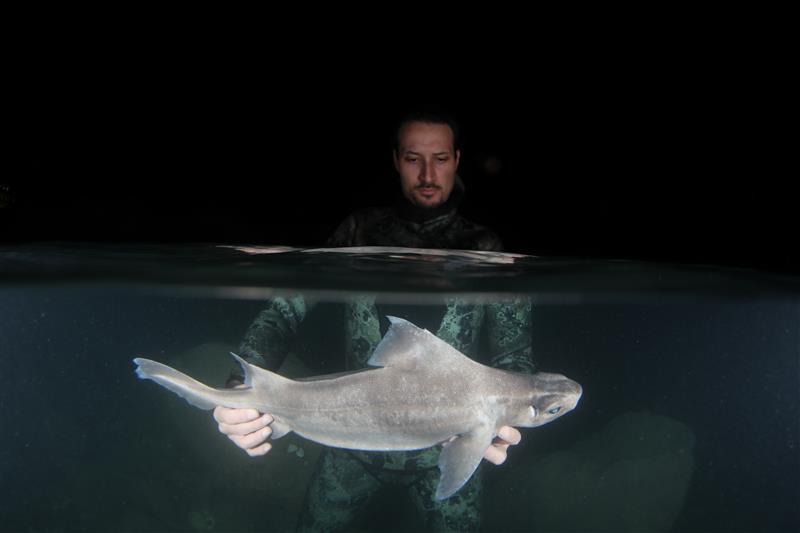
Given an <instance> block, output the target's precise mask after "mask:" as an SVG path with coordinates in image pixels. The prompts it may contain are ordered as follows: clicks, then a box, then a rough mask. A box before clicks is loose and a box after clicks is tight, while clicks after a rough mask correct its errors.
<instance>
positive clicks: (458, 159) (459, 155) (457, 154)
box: [456, 150, 461, 168]
mask: <svg viewBox="0 0 800 533" xmlns="http://www.w3.org/2000/svg"><path fill="white" fill-rule="evenodd" d="M459 161H461V150H456V168H458V162H459Z"/></svg>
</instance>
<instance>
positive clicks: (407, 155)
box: [394, 114, 461, 208]
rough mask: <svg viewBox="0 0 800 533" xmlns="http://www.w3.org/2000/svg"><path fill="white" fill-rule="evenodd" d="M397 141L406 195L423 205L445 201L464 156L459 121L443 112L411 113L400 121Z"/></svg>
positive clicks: (397, 159)
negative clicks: (459, 141) (454, 120)
mask: <svg viewBox="0 0 800 533" xmlns="http://www.w3.org/2000/svg"><path fill="white" fill-rule="evenodd" d="M396 142H397V144H396V146H395V150H394V168H395V169H397V173H398V174H400V186H401V188H402V190H403V195H404V196H405V197H406V198H407V199H408V201H409V202H411V203H412V204H414V205H416V206H419V207H427V208H433V207H438V206H440V205H442V204H443V203H445V202H446V201H447V199H448V198H449V197H450V193H451V192H453V187H454V185H455V182H456V171H457V170H458V162H459V159H460V158H461V150H460V149H459V145H458V128H457V126H456V125H455V123H454V122H453V121H452V120H451V119H449V118H446V117H444V116H439V115H428V114H417V115H410V116H408V117H407V118H406V119H404V120H403V121H402V122H401V123H400V126H399V127H398V129H397V140H396Z"/></svg>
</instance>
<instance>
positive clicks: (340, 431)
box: [280, 406, 474, 451]
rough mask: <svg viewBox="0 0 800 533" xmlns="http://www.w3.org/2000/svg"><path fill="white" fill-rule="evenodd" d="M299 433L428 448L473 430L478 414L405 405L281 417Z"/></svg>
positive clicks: (333, 442)
mask: <svg viewBox="0 0 800 533" xmlns="http://www.w3.org/2000/svg"><path fill="white" fill-rule="evenodd" d="M280 418H281V419H283V420H284V421H285V422H286V423H287V424H288V425H289V427H291V428H292V430H293V431H295V432H296V433H297V434H298V435H300V436H302V437H305V438H307V439H309V440H313V441H315V442H318V443H320V444H324V445H326V446H334V447H337V448H348V449H353V450H367V451H369V450H371V451H391V450H418V449H421V448H428V447H430V446H434V445H436V444H439V443H441V442H443V441H446V440H448V439H449V438H450V437H452V436H454V435H458V434H460V433H463V432H465V431H468V430H469V429H471V426H472V425H473V424H472V419H473V418H474V413H469V412H459V410H454V409H435V410H431V409H426V408H424V407H420V408H415V406H404V408H397V407H395V408H394V409H392V408H387V407H385V406H376V407H375V408H373V409H359V410H344V411H340V410H327V411H319V412H315V413H305V414H302V413H294V416H291V415H289V416H281V417H280Z"/></svg>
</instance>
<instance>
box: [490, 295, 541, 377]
mask: <svg viewBox="0 0 800 533" xmlns="http://www.w3.org/2000/svg"><path fill="white" fill-rule="evenodd" d="M531 310H532V303H531V299H530V298H528V297H517V298H515V299H513V300H511V301H506V302H497V303H492V304H489V305H487V306H486V320H487V335H488V341H489V357H490V358H489V365H490V366H493V367H495V368H502V369H503V370H511V371H514V372H524V373H526V374H532V373H533V372H535V369H536V365H535V364H534V362H533V349H532V346H531V342H532V335H531V330H532V319H531Z"/></svg>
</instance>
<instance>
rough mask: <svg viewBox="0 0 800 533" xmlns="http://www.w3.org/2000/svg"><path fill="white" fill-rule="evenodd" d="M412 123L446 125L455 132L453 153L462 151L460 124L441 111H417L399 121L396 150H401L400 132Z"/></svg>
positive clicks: (395, 141)
mask: <svg viewBox="0 0 800 533" xmlns="http://www.w3.org/2000/svg"><path fill="white" fill-rule="evenodd" d="M411 122H422V123H423V124H444V125H446V126H449V127H450V130H451V131H452V132H453V151H455V150H461V129H460V128H459V127H458V122H456V119H455V118H454V117H453V116H452V115H451V114H449V113H447V112H445V111H440V110H427V109H426V110H415V111H410V112H408V113H406V114H404V115H403V116H402V117H401V118H400V120H398V121H397V127H396V128H395V130H394V149H395V150H398V151H399V149H400V132H401V131H402V129H403V127H404V126H405V125H406V124H410V123H411Z"/></svg>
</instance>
